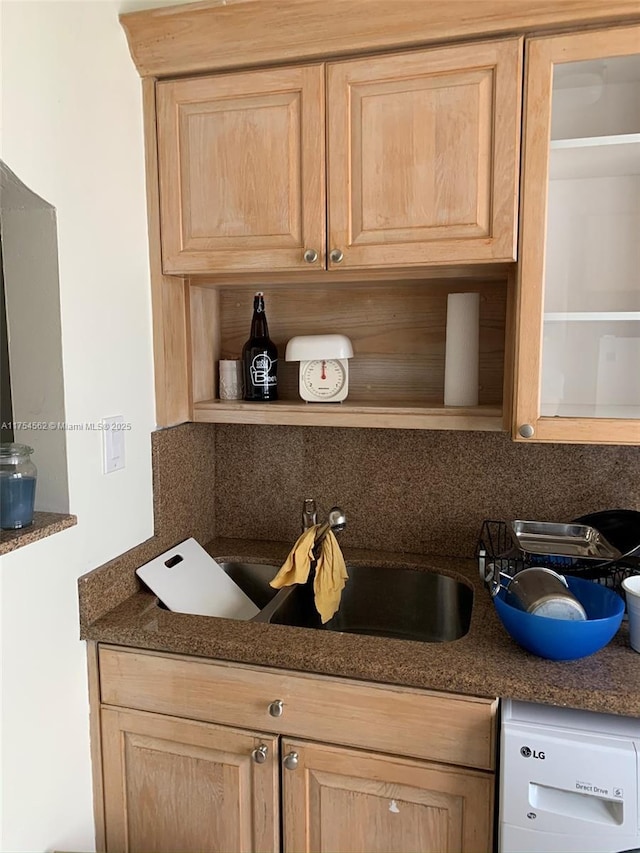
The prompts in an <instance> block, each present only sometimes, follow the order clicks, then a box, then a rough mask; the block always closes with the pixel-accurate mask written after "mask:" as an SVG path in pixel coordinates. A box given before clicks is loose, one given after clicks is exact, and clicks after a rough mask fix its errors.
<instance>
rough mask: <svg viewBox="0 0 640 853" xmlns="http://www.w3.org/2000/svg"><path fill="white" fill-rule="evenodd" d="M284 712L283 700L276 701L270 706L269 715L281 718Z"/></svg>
mask: <svg viewBox="0 0 640 853" xmlns="http://www.w3.org/2000/svg"><path fill="white" fill-rule="evenodd" d="M283 711H284V702H283V701H282V699H276V701H275V702H272V703H271V704H270V705H269V713H270V714H271V716H272V717H281V716H282V712H283Z"/></svg>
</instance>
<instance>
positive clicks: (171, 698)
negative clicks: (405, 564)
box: [99, 646, 497, 770]
mask: <svg viewBox="0 0 640 853" xmlns="http://www.w3.org/2000/svg"><path fill="white" fill-rule="evenodd" d="M99 654H100V658H99V660H100V685H101V700H102V702H103V703H105V704H108V705H116V706H120V707H125V708H137V709H140V710H143V711H155V712H159V713H163V714H171V715H173V716H177V717H184V718H188V719H192V720H205V721H209V722H216V723H222V724H227V725H233V726H235V727H241V728H256V729H259V730H262V731H270V732H274V733H275V734H286V735H292V736H296V737H302V738H310V739H313V740H318V741H321V742H323V743H335V744H344V745H345V746H355V747H360V748H364V749H371V750H376V751H378V752H388V753H392V754H396V755H407V756H412V757H415V758H424V759H430V760H434V761H444V762H446V763H448V764H459V765H463V766H467V767H478V768H483V769H487V770H492V769H493V768H494V764H495V756H494V753H495V749H494V745H495V711H496V706H497V700H491V699H476V698H467V697H454V696H448V695H446V694H442V693H430V692H427V691H422V690H413V689H410V688H403V687H394V686H389V685H377V684H375V685H374V684H370V683H365V682H356V681H348V680H346V679H337V678H328V677H326V676H320V675H317V676H316V675H307V674H302V673H292V672H285V671H281V670H275V669H266V668H256V667H249V666H244V665H241V664H231V663H226V662H210V661H208V660H204V659H201V658H189V657H177V656H171V655H161V654H157V653H153V652H141V651H133V650H132V651H128V650H123V649H121V648H112V647H108V646H107V647H100V652H99ZM277 700H280V701H281V702H282V703H283V705H282V714H281V715H280V716H276V717H274V716H272V715H271V714H270V712H269V707H270V705H271V704H272V703H273V702H275V701H277Z"/></svg>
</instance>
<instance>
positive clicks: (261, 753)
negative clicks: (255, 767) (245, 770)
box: [251, 743, 269, 764]
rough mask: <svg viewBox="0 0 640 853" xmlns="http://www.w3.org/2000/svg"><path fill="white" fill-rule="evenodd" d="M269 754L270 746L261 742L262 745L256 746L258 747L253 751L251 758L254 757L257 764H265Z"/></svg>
mask: <svg viewBox="0 0 640 853" xmlns="http://www.w3.org/2000/svg"><path fill="white" fill-rule="evenodd" d="M268 755H269V747H268V746H265V744H264V743H261V744H260V746H256V748H255V749H254V750H252V752H251V758H253V760H254V761H255V763H256V764H264V763H265V761H266V760H267V756H268Z"/></svg>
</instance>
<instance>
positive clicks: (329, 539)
mask: <svg viewBox="0 0 640 853" xmlns="http://www.w3.org/2000/svg"><path fill="white" fill-rule="evenodd" d="M318 527H320V525H319V524H315V525H314V526H313V527H310V528H309V529H308V530H305V532H304V533H303V534H302V536H300V538H299V539H298V541H297V542H296V544H295V545H294V546H293V548H292V549H291V552H290V553H289V556H288V557H287V559H286V560H285V561H284V564H283V566H282V568H281V569H280V571H279V572H278V574H277V575H276V576H275V578H274V579H273V580H272V581H271V583H270V585H271V586H272V587H274V589H280V588H281V587H283V586H291V585H292V584H294V583H306V582H307V580H308V578H309V571H310V569H311V562H312V560H313V544H314V542H315V538H316V531H317V529H318ZM348 578H349V575H348V574H347V567H346V566H345V563H344V557H343V556H342V551H341V550H340V546H339V545H338V540H337V539H336V537H335V535H334V533H333V531H331V530H328V531H327V535H326V536H325V538H324V540H323V542H322V549H321V551H320V556H319V557H318V562H317V564H316V576H315V578H314V580H313V594H314V600H315V604H316V610H317V611H318V613H319V614H320V618H321V620H322V623H323V624H324V623H325V622H328V621H329V619H331V617H332V616H333V615H334V613H336V611H337V610H338V607H340V598H341V596H342V590H343V589H344V585H345V583H346V582H347V580H348Z"/></svg>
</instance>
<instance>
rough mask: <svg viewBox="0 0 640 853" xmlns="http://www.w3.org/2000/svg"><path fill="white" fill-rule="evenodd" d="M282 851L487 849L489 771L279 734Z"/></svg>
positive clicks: (478, 852) (467, 852)
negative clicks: (292, 761) (292, 756)
mask: <svg viewBox="0 0 640 853" xmlns="http://www.w3.org/2000/svg"><path fill="white" fill-rule="evenodd" d="M282 752H283V755H287V754H288V753H290V752H296V753H297V754H298V766H297V767H296V769H295V770H286V769H285V770H283V774H282V779H283V799H284V839H285V848H284V849H285V853H300V851H307V852H308V853H314V851H319V850H322V851H324V853H338V852H339V853H389V851H390V850H393V851H394V853H417V851H420V853H456V851H457V853H462V851H464V853H486V851H487V850H490V849H491V838H492V810H493V784H494V783H493V776H491V775H489V774H486V773H485V774H483V773H478V772H474V771H470V770H469V771H468V770H462V769H459V768H453V767H446V766H444V765H438V764H427V763H426V762H416V761H410V760H405V759H400V758H395V757H391V756H385V755H380V754H374V753H366V752H355V751H352V750H348V749H341V748H336V747H326V746H321V745H319V744H313V743H304V742H301V741H289V740H287V741H283V744H282Z"/></svg>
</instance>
